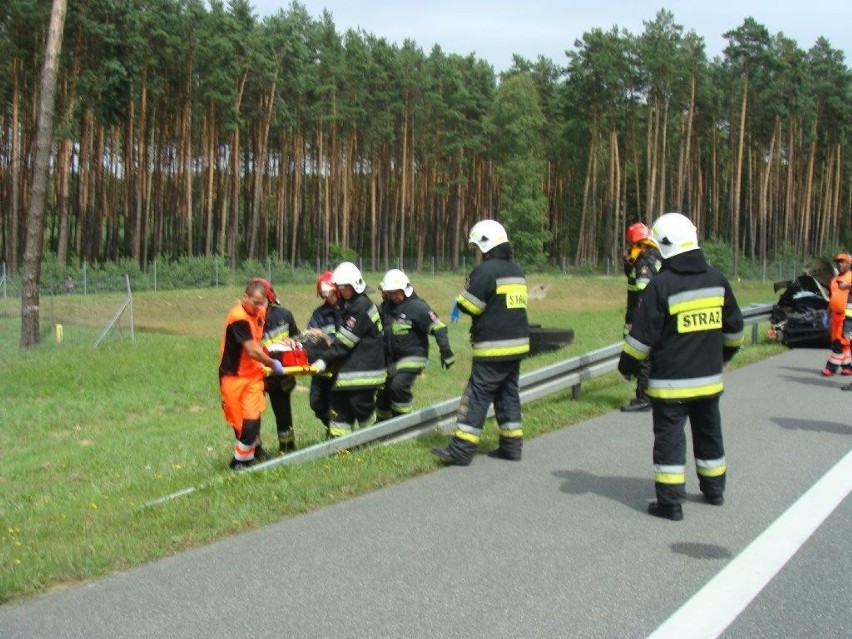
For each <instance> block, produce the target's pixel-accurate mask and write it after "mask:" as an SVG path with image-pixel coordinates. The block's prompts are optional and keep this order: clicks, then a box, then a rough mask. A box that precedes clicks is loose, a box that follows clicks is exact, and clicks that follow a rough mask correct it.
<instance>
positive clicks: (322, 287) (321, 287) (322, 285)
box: [317, 271, 339, 299]
mask: <svg viewBox="0 0 852 639" xmlns="http://www.w3.org/2000/svg"><path fill="white" fill-rule="evenodd" d="M331 293H334V294H335V295H339V293H338V291H337V287H336V286H335V285H334V276H333V274H332V272H331V271H326V272H325V273H323V274H322V275H320V276H319V277H318V278H317V295H319V296H320V297H321V298H323V299H325V298H327V297H328V296H329V295H330V294H331Z"/></svg>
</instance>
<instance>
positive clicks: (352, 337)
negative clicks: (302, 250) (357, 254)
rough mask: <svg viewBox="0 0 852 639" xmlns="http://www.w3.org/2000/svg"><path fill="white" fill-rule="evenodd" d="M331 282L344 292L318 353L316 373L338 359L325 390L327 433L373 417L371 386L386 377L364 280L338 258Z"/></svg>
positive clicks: (339, 433) (336, 433) (366, 422)
mask: <svg viewBox="0 0 852 639" xmlns="http://www.w3.org/2000/svg"><path fill="white" fill-rule="evenodd" d="M332 282H333V283H334V285H335V286H336V287H337V289H338V290H339V291H340V297H342V298H343V310H342V312H341V323H340V329H339V330H338V331H337V336H336V339H335V340H334V341H333V342H332V343H331V345H330V346H329V347H328V350H327V351H326V353H325V354H324V355H323V357H322V359H319V360H316V361H315V362H314V369H315V371H316V372H317V373H322V372H323V371H325V370H327V368H328V366H329V365H330V364H336V365H337V373H336V375H335V377H334V382H333V384H332V388H331V394H330V406H331V412H330V415H329V435H330V436H331V437H341V436H343V435H347V434H349V433H351V432H352V430H353V428H354V427H355V422H358V425H359V426H360V427H361V428H366V427H367V426H371V425H373V424H374V423H375V422H376V389H378V388H379V387H380V386H381V385H382V384H384V383H385V378H386V375H387V371H386V370H385V349H384V345H383V343H382V320H381V317H380V316H379V309H378V308H376V305H375V304H373V301H372V300H371V299H370V298H369V297H368V296H367V295H366V293H365V291H366V289H367V284H366V282H364V278H363V277H362V276H361V271H360V270H359V269H358V267H357V266H355V265H354V264H353V263H352V262H343V263H341V264H340V265H339V266H338V267H337V268H336V269H334V272H333V273H332Z"/></svg>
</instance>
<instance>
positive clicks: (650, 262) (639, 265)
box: [624, 243, 663, 410]
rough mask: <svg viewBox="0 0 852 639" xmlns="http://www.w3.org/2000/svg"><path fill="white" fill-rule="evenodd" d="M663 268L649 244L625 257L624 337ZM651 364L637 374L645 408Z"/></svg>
mask: <svg viewBox="0 0 852 639" xmlns="http://www.w3.org/2000/svg"><path fill="white" fill-rule="evenodd" d="M662 266H663V258H662V257H661V256H660V252H659V251H658V250H657V249H656V248H655V247H654V246H652V245H650V244H648V243H637V244H636V245H635V246H633V247H632V248H631V249H630V252H629V253H628V254H627V255H626V256H625V259H624V275H626V276H627V305H626V307H625V308H626V310H625V313H624V337H626V336H627V335H628V333H630V326H631V324H633V314H634V313H635V312H636V307H637V306H638V305H639V298H640V297H641V296H642V291H644V290H645V288H646V287H647V286H648V283H649V282H650V281H651V278H652V277H654V276H655V275H656V274H657V273H659V272H660V269H661V268H662ZM649 364H650V362H649V361H648V360H646V362H645V364H644V365H643V366H642V368H641V369H640V370H639V372H638V373H637V374H636V402H642V403H644V404H645V406H647V402H648V372H649ZM636 402H634V403H636ZM646 410H647V408H646Z"/></svg>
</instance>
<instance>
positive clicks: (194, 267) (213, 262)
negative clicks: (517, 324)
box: [0, 254, 805, 344]
mask: <svg viewBox="0 0 852 639" xmlns="http://www.w3.org/2000/svg"><path fill="white" fill-rule="evenodd" d="M708 257H709V259H710V261H711V262H712V263H714V264H715V265H716V266H718V267H720V270H722V271H723V272H724V271H726V270H727V269H725V268H724V267H725V265H726V264H725V263H724V262H725V260H723V259H717V260H714V259H713V257H714V256H713V255H712V254H711V255H710V256H708ZM350 259H351V261H353V262H355V263H356V264H357V265H358V266H359V267H360V268H361V269H362V270H364V271H365V272H366V271H369V269H370V265H371V261H370V260H369V259H363V258H360V257H358V256H354V257H350ZM720 262H721V263H720ZM416 264H418V262H417V261H416V260H415V259H414V258H412V257H409V256H405V257H399V258H396V259H395V260H391V261H390V263H388V264H386V265H383V267H386V268H402V269H404V270H406V271H408V272H409V273H411V274H416V275H417V277H418V278H422V277H425V276H430V275H431V276H434V275H437V274H439V273H444V274H445V273H458V274H459V275H460V277H463V275H464V274H466V273H468V272H469V270H471V269H472V268H473V266H474V261H473V258H472V257H471V256H465V258H464V259H463V260H462V261H461V263H460V264H459V268H456V269H453V268H451V267H450V266H449V265H447V264H445V263H443V262H441V261H440V260H437V259H436V258H434V257H427V258H425V259H421V260H420V261H419V264H420V267H421V268H420V269H419V270H418V269H417V268H416V267H415V266H414V265H416ZM333 266H334V264H324V263H322V262H320V261H319V260H316V261H313V262H303V263H300V264H298V265H293V264H290V263H288V262H281V261H276V260H272V259H267V260H265V261H246V262H243V263H242V264H240V265H239V267H238V268H231V267H230V265H229V264H228V263H227V262H226V261H225V260H223V259H222V258H182V259H178V260H165V259H158V260H153V261H151V262H149V263H148V264H147V265H145V268H144V269H143V268H141V267H140V266H139V265H138V264H137V263H136V262H134V261H132V260H124V261H120V262H117V263H112V262H110V263H102V264H89V263H87V262H85V261H84V262H82V263H81V264H80V265H79V266H76V265H63V264H59V263H58V262H56V260H55V259H54V258H53V257H52V256H47V257H46V259H45V261H44V263H43V266H42V274H41V282H40V286H39V297H40V304H41V317H40V331H41V336H42V342H43V343H56V342H59V341H63V340H64V341H68V342H81V343H92V344H94V343H95V342H96V341H98V342H100V341H102V340H103V339H105V338H106V337H115V338H118V339H132V338H133V326H132V301H129V300H131V299H132V298H131V290H132V291H133V292H143V291H167V290H187V289H204V288H218V287H241V286H243V285H244V284H245V282H246V281H247V280H248V279H249V278H251V277H258V276H260V277H266V278H267V279H268V280H270V281H271V282H274V283H276V284H278V283H285V282H286V283H291V284H297V285H310V286H312V285H313V284H314V282H315V281H316V277H317V275H318V274H319V273H321V272H323V271H324V270H326V269H328V268H331V267H333ZM804 267H805V264H804V263H803V262H801V261H798V260H774V261H770V262H766V263H763V264H760V263H755V262H750V261H742V262H741V263H740V268H739V272H740V277H741V278H742V279H749V280H759V281H762V282H764V283H772V282H779V281H787V280H792V279H795V278H796V277H797V276H798V275H800V274H801V273H802V270H803V268H804ZM383 270H384V269H382V272H383ZM546 272H549V273H550V274H557V275H558V274H565V275H566V276H584V275H604V276H613V277H621V276H622V268H621V264H615V263H611V262H608V263H605V264H604V265H603V266H601V265H592V264H581V265H573V264H569V263H568V262H567V260H563V262H562V263H561V264H560V265H559V267H553V266H551V267H550V268H548V269H546ZM726 274H727V275H729V276H730V274H729V273H726ZM21 286H22V284H21V276H20V273H15V274H12V273H10V272H9V271H8V270H7V267H6V264H5V263H0V319H2V318H7V319H8V318H20V314H21V305H20V304H21ZM122 308H123V309H124V311H123V312H122V313H120V314H119V315H118V316H116V314H117V313H118V311H119V310H120V309H122ZM107 327H111V328H110V330H109V333H108V335H104V336H102V335H101V333H102V332H103V331H105V330H106V329H107Z"/></svg>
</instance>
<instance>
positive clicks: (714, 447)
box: [618, 213, 743, 521]
mask: <svg viewBox="0 0 852 639" xmlns="http://www.w3.org/2000/svg"><path fill="white" fill-rule="evenodd" d="M651 235H652V237H653V238H654V240H655V241H656V242H657V245H658V246H659V249H660V254H661V256H662V258H663V268H662V270H661V271H660V273H659V274H658V275H657V276H656V277H654V278H653V279H652V280H651V282H650V283H649V284H648V286H647V288H646V289H645V293H644V294H643V295H642V298H641V301H640V302H639V306H638V307H637V309H636V312H635V313H634V315H633V326H632V327H631V329H630V333H629V334H628V335H627V337H626V338H625V342H624V350H623V351H622V354H621V358H620V359H619V362H618V370H619V372H620V373H621V374H622V375H624V377H625V379H630V377H631V376H634V375H636V374H637V373H639V371H640V370H641V368H642V362H643V361H644V360H646V359H648V358H650V360H651V371H650V375H649V378H648V396H649V397H650V399H651V407H652V411H653V421H654V452H653V461H654V482H655V488H656V495H657V500H656V501H654V502H652V503H650V504H649V505H648V512H649V513H650V514H651V515H654V516H656V517H662V518H665V519H671V520H674V521H679V520H681V519H683V506H682V505H681V504H682V502H683V501H684V499H685V497H686V436H685V433H684V425H685V424H686V421H687V419H688V420H689V425H690V428H691V430H692V442H693V444H692V446H693V452H694V455H695V466H696V471H697V473H698V483H699V488H700V490H701V492H702V493H703V494H704V498H705V500H706V501H707V502H709V503H710V504H713V505H717V506H720V505H722V503H724V496H723V495H724V492H725V478H726V474H727V466H726V464H725V449H724V445H723V441H722V422H721V417H720V414H719V397H720V395H721V394H722V366H723V363H724V362H727V361H729V360H730V359H731V358H732V357H733V356H734V354H735V353H736V352H737V351H738V350H739V348H740V346H741V345H742V343H743V316H742V313H741V312H740V309H739V306H738V305H737V300H736V298H735V297H734V294H733V292H732V291H731V286H730V284H729V283H728V280H727V279H725V277H724V276H723V275H722V274H721V273H720V272H719V271H717V270H716V269H715V268H713V267H712V266H710V265H708V264H707V262H706V260H705V259H704V254H703V252H702V251H701V249H700V247H699V246H698V236H697V232H696V228H695V226H694V225H693V224H692V222H690V221H689V219H688V218H687V217H685V216H684V215H682V214H680V213H666V214H665V215H663V216H661V217H660V218H659V219H657V221H656V222H654V224H653V226H652V227H651Z"/></svg>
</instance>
